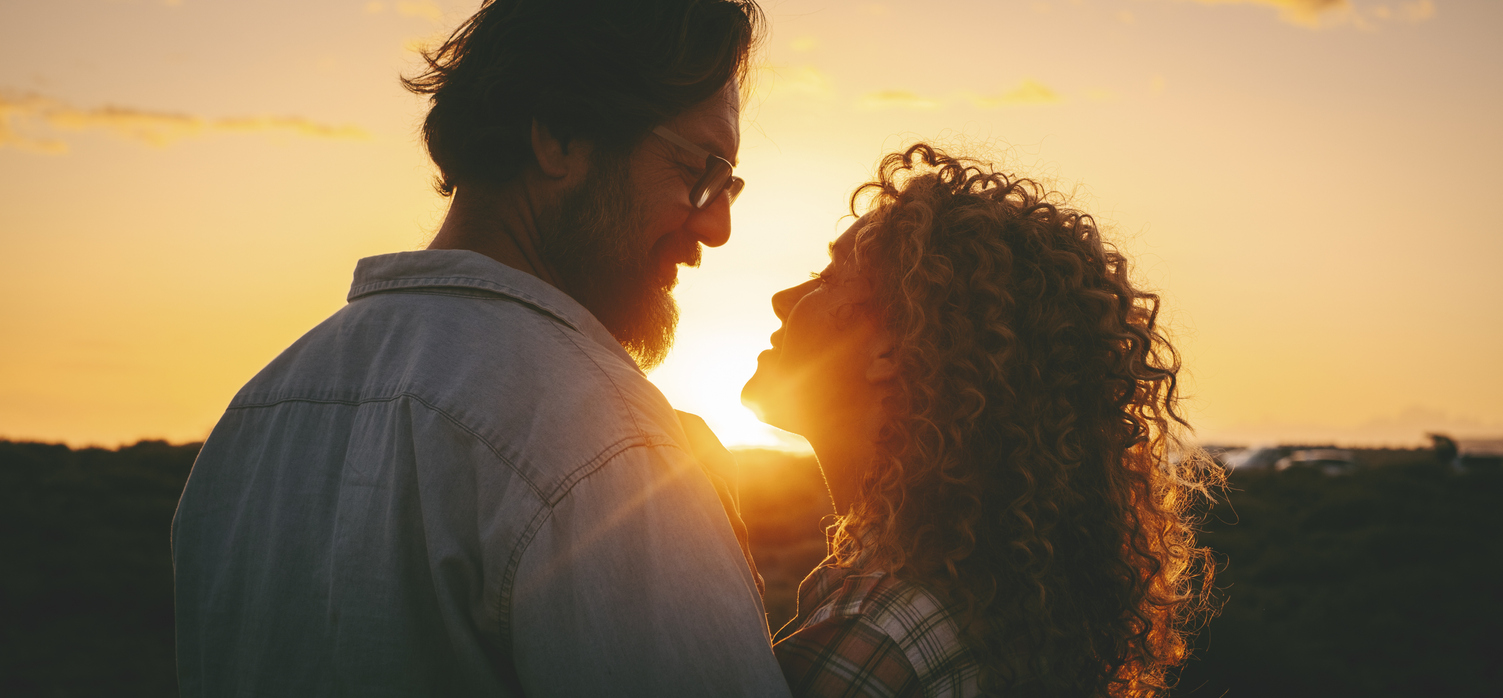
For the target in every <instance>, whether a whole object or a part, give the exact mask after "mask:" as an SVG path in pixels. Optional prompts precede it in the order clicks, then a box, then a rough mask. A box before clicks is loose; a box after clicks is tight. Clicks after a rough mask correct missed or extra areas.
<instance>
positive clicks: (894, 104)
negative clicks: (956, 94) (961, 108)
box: [860, 90, 943, 109]
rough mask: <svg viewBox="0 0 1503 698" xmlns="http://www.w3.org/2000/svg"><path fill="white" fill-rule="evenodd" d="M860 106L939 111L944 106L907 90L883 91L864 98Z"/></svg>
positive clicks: (866, 107) (864, 107) (865, 107)
mask: <svg viewBox="0 0 1503 698" xmlns="http://www.w3.org/2000/svg"><path fill="white" fill-rule="evenodd" d="M860 106H861V108H863V109H937V108H939V107H940V106H943V105H941V104H940V103H939V102H938V101H936V100H933V99H929V98H928V97H920V96H919V95H916V94H914V93H912V92H909V91H907V90H882V91H880V92H873V93H871V94H868V95H866V96H865V97H862V98H861V102H860Z"/></svg>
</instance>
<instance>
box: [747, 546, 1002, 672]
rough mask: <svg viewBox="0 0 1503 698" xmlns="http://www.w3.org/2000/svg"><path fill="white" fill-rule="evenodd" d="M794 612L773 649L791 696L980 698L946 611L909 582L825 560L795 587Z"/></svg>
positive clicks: (971, 668) (950, 612) (974, 667)
mask: <svg viewBox="0 0 1503 698" xmlns="http://www.w3.org/2000/svg"><path fill="white" fill-rule="evenodd" d="M798 607H799V609H800V612H799V614H798V617H797V618H794V619H793V620H792V621H790V622H789V624H788V625H787V626H784V628H783V630H781V631H779V635H780V636H782V637H781V639H779V640H778V642H777V644H776V645H774V646H773V652H774V653H775V654H776V655H777V657H778V663H779V664H781V665H782V667H783V676H784V677H786V678H787V679H788V686H789V688H791V689H792V690H793V695H794V696H850V697H852V698H854V697H855V696H926V697H927V698H940V697H942V696H943V697H946V698H948V697H950V696H954V697H957V698H959V697H961V696H975V695H978V694H979V693H980V690H979V688H978V686H977V683H976V681H977V673H978V670H979V667H978V666H977V664H976V661H975V659H974V658H973V657H972V655H971V653H970V651H969V650H967V649H966V648H965V646H964V645H963V644H962V643H961V641H960V632H959V627H958V626H957V625H956V624H955V620H954V618H955V613H954V610H953V609H950V608H946V607H945V606H944V605H943V604H941V603H940V602H939V600H938V599H936V598H935V597H934V596H933V595H932V594H930V593H929V592H927V591H925V590H924V589H923V588H921V587H919V586H917V585H915V584H913V583H911V582H905V581H902V580H899V579H897V578H895V577H893V576H891V575H889V574H887V573H886V572H882V571H877V572H865V573H863V572H862V571H860V570H852V569H849V568H844V567H837V566H835V565H834V563H833V561H832V560H829V559H827V560H826V561H825V562H824V563H822V564H821V565H820V566H819V567H816V568H815V569H814V571H813V572H811V573H809V576H808V577H807V578H806V579H804V582H803V583H802V584H800V585H799V593H798ZM806 609H812V611H806ZM789 628H792V629H793V630H792V631H791V632H789Z"/></svg>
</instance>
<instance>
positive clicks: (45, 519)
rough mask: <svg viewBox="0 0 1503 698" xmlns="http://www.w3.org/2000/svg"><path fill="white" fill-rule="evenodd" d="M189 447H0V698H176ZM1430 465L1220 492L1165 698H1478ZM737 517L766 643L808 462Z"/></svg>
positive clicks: (1489, 544)
mask: <svg viewBox="0 0 1503 698" xmlns="http://www.w3.org/2000/svg"><path fill="white" fill-rule="evenodd" d="M197 452H198V445H197V444H192V445H184V446H171V445H168V444H166V443H163V442H155V441H143V442H141V443H138V444H136V445H134V446H130V447H126V448H122V449H120V450H118V451H107V450H101V449H83V450H76V451H75V450H70V449H68V448H66V447H64V446H57V445H48V444H36V443H13V442H6V441H0V531H3V532H4V535H0V561H3V563H0V564H3V567H0V570H3V572H0V695H3V696H48V697H52V696H169V695H173V694H175V693H176V690H175V685H174V684H175V682H174V674H175V670H174V661H173V641H172V563H171V557H170V549H169V539H168V536H169V530H170V524H171V520H172V513H173V510H174V508H175V507H176V505H177V498H178V493H179V492H180V491H181V490H182V485H183V482H184V481H185V479H186V477H187V475H188V471H189V468H190V467H191V464H192V461H193V458H194V457H195V455H196V454H197ZM1432 454H1433V452H1430V451H1409V452H1374V453H1373V455H1374V456H1377V457H1373V458H1367V459H1364V460H1365V462H1368V463H1371V465H1368V466H1367V467H1363V468H1361V469H1359V470H1358V471H1357V472H1356V473H1355V474H1353V475H1350V476H1344V477H1329V476H1324V475H1322V474H1320V473H1319V472H1316V471H1313V470H1310V469H1306V468H1290V469H1288V470H1285V471H1282V472H1238V473H1235V474H1233V476H1232V479H1231V490H1230V491H1229V492H1228V493H1227V498H1226V501H1224V502H1222V503H1221V504H1219V505H1217V506H1216V507H1215V508H1214V509H1213V510H1212V511H1211V512H1210V513H1209V515H1208V518H1207V522H1206V525H1205V532H1204V534H1203V537H1202V540H1203V541H1204V542H1205V543H1206V544H1207V545H1209V546H1211V547H1212V548H1213V549H1215V550H1216V551H1217V554H1218V556H1219V557H1220V559H1221V561H1222V568H1221V570H1220V572H1219V575H1218V577H1217V586H1218V587H1220V588H1221V589H1222V591H1221V596H1222V599H1223V603H1224V605H1223V608H1222V613H1221V615H1220V616H1219V617H1217V618H1216V619H1214V620H1213V621H1211V622H1210V624H1209V625H1208V627H1207V628H1205V629H1204V630H1203V631H1202V632H1201V634H1200V635H1199V636H1198V638H1197V640H1196V660H1195V662H1194V663H1193V664H1192V665H1191V666H1190V667H1189V668H1188V669H1187V670H1186V671H1185V672H1184V674H1183V676H1182V679H1181V682H1180V688H1179V690H1178V692H1177V694H1178V695H1181V696H1195V697H1196V698H1199V697H1201V696H1206V697H1210V698H1219V697H1221V696H1226V697H1227V698H1265V697H1266V698H1272V697H1275V696H1278V697H1280V698H1283V697H1290V698H1298V697H1301V696H1322V697H1331V696H1364V697H1368V696H1378V697H1381V696H1431V695H1436V696H1493V695H1497V692H1498V686H1499V685H1500V683H1499V681H1500V678H1503V677H1500V675H1499V673H1500V671H1499V666H1500V664H1503V663H1500V661H1499V659H1498V657H1500V656H1503V640H1500V630H1499V629H1500V627H1503V542H1500V536H1503V526H1500V525H1499V523H1500V516H1503V506H1500V505H1503V475H1500V473H1498V472H1497V471H1483V472H1469V473H1461V472H1457V471H1456V470H1454V469H1453V468H1451V467H1449V466H1447V465H1444V464H1441V463H1439V462H1436V460H1435V458H1434V456H1433V455H1432ZM742 460H743V463H744V466H745V468H746V469H747V470H748V473H747V477H746V479H745V480H744V484H743V493H742V507H743V510H744V511H745V512H746V514H747V519H748V525H749V526H750V528H751V534H752V541H753V545H754V547H755V548H756V551H757V555H758V559H759V560H763V561H764V562H763V563H762V565H761V568H762V572H763V574H764V575H765V576H767V577H768V580H767V581H768V610H769V614H770V615H771V616H772V618H771V619H770V620H771V621H772V622H773V625H774V627H776V626H777V625H779V624H781V622H782V621H783V620H786V616H787V615H791V613H792V608H791V602H792V598H791V595H792V593H793V589H794V588H795V587H796V585H797V582H798V579H797V578H798V577H800V576H802V574H803V573H804V572H806V571H807V570H808V569H809V567H810V566H812V564H813V563H814V562H817V561H818V559H819V558H820V557H821V555H822V549H823V542H822V541H823V538H822V533H821V531H820V528H819V523H820V521H821V520H822V519H823V517H825V516H827V515H828V514H829V501H828V498H827V497H825V496H824V495H823V494H822V493H820V492H819V491H818V487H819V486H820V485H821V484H822V482H821V480H820V478H819V476H818V473H817V471H815V470H814V464H813V462H812V459H809V458H807V457H803V458H799V457H791V456H784V455H781V454H775V453H771V452H766V451H760V452H747V453H745V454H743V458H742Z"/></svg>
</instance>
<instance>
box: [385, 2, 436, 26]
mask: <svg viewBox="0 0 1503 698" xmlns="http://www.w3.org/2000/svg"><path fill="white" fill-rule="evenodd" d="M397 13H398V14H400V15H403V16H406V17H422V18H423V19H426V20H428V21H430V22H442V21H444V11H443V10H442V9H439V7H438V5H435V4H433V0H416V1H414V0H398V2H397Z"/></svg>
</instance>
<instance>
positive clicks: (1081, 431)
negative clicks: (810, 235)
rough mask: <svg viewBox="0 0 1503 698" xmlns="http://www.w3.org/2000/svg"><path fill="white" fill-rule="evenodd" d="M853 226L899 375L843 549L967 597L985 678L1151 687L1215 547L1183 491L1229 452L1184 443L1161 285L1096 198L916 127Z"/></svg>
mask: <svg viewBox="0 0 1503 698" xmlns="http://www.w3.org/2000/svg"><path fill="white" fill-rule="evenodd" d="M872 194H874V196H871V206H870V211H869V213H868V214H867V215H868V219H867V220H868V222H867V223H866V224H865V225H864V227H863V229H862V230H861V231H860V232H859V233H858V237H857V241H856V255H855V259H856V264H857V267H858V269H859V270H860V273H861V274H862V275H863V276H865V277H866V278H867V279H868V280H869V281H870V282H871V284H872V287H873V289H874V296H873V300H872V302H871V307H870V310H872V311H874V312H875V313H876V316H877V317H880V318H882V319H883V321H885V323H886V325H887V328H888V329H889V330H890V331H891V332H892V333H893V335H894V337H895V339H896V349H895V352H896V354H895V357H896V359H897V361H898V365H899V367H900V368H899V374H900V378H899V381H898V387H897V388H896V390H895V391H894V395H893V396H892V397H891V398H890V399H889V401H888V402H887V405H886V417H885V423H884V426H883V428H882V431H881V437H880V442H879V444H878V456H877V459H876V461H875V462H874V464H873V466H872V467H871V468H870V469H869V471H868V472H867V474H866V476H865V477H864V480H863V481H862V483H861V485H860V489H859V492H858V494H857V496H856V499H855V502H854V503H853V506H852V507H851V510H850V513H849V514H848V515H847V516H845V517H844V518H842V519H840V520H839V521H838V522H837V524H836V525H835V527H834V538H833V547H834V551H835V554H836V556H837V559H838V560H840V561H842V562H844V563H847V564H860V565H876V566H879V567H881V568H884V569H887V570H889V571H890V572H892V573H893V574H895V575H896V576H898V577H899V578H903V579H908V580H912V581H916V582H919V583H921V584H923V585H924V586H925V587H926V588H929V589H931V590H932V591H934V592H936V593H938V594H939V595H941V597H942V598H946V599H948V601H949V603H952V604H954V605H955V607H956V608H959V609H961V616H960V625H961V629H962V633H963V637H964V639H965V642H966V645H967V647H968V648H969V649H970V650H971V651H972V652H973V653H974V654H975V656H976V658H977V660H978V662H979V663H980V664H981V666H982V679H981V680H982V688H983V690H984V692H986V693H987V694H999V695H1007V696H1017V697H1031V696H1079V697H1085V696H1091V697H1095V696H1153V695H1157V694H1161V693H1162V692H1164V691H1165V690H1166V689H1167V687H1168V684H1169V683H1170V681H1169V677H1168V676H1167V671H1168V670H1169V669H1171V668H1173V667H1174V666H1176V665H1178V664H1180V663H1181V662H1182V661H1183V660H1184V658H1185V656H1186V646H1185V639H1184V629H1185V627H1186V623H1187V621H1189V620H1190V619H1191V618H1193V617H1196V616H1198V615H1199V614H1200V613H1202V612H1203V611H1205V609H1206V592H1207V591H1208V590H1209V588H1210V581H1211V580H1210V578H1211V574H1212V569H1213V568H1212V566H1211V565H1210V564H1209V560H1208V557H1207V555H1208V553H1207V551H1206V550H1204V549H1201V548H1197V547H1196V545H1195V532H1194V528H1193V523H1194V522H1193V521H1192V520H1191V517H1190V513H1189V511H1188V508H1189V507H1190V506H1191V504H1192V503H1193V502H1194V500H1195V497H1196V495H1206V494H1208V493H1209V487H1210V486H1211V485H1213V484H1215V482H1216V479H1217V476H1218V474H1219V472H1220V471H1219V470H1217V469H1215V468H1214V467H1213V466H1212V465H1210V464H1209V463H1208V462H1207V461H1206V460H1204V458H1203V457H1201V456H1199V455H1198V453H1199V452H1198V451H1196V450H1194V449H1188V448H1185V447H1184V446H1183V445H1181V444H1180V442H1179V441H1178V439H1177V437H1176V433H1178V430H1180V429H1181V428H1182V427H1186V426H1188V425H1187V423H1186V422H1185V420H1184V419H1183V418H1182V417H1181V416H1180V415H1179V413H1178V412H1176V410H1175V406H1176V402H1177V396H1176V392H1175V390H1176V386H1177V374H1178V371H1179V367H1180V362H1179V355H1178V354H1177V352H1176V351H1175V350H1174V348H1173V347H1172V346H1171V345H1170V344H1169V342H1168V340H1167V339H1166V338H1165V336H1164V334H1163V332H1162V331H1161V330H1160V328H1159V327H1158V324H1157V322H1158V312H1159V298H1158V296H1157V295H1155V294H1153V293H1148V292H1145V291H1143V290H1141V289H1139V288H1137V287H1135V286H1134V285H1133V283H1132V281H1131V280H1130V279H1129V275H1128V272H1129V270H1128V261H1127V259H1126V258H1125V257H1124V256H1123V255H1122V253H1121V252H1119V251H1117V250H1116V248H1115V247H1113V246H1112V245H1110V244H1108V243H1106V242H1104V241H1103V240H1102V239H1101V235H1100V233H1099V231H1098V229H1097V226H1096V223H1095V221H1094V220H1093V219H1092V218H1091V216H1089V215H1087V214H1085V213H1081V212H1079V211H1076V210H1072V209H1070V208H1066V207H1065V206H1064V204H1063V203H1062V197H1061V196H1060V195H1058V194H1055V193H1052V192H1048V191H1046V190H1045V189H1044V188H1043V187H1042V186H1041V185H1039V184H1038V183H1037V182H1034V181H1031V180H1028V179H1015V178H1011V177H1009V176H1008V175H1006V174H1002V173H998V172H995V171H992V170H991V169H990V168H989V167H986V166H983V165H982V164H981V163H979V162H977V161H974V160H969V159H964V158H954V157H950V156H948V155H946V154H945V153H943V152H942V151H940V150H937V149H935V148H934V147H932V146H929V145H926V144H922V143H921V144H918V145H914V146H912V147H910V148H908V149H907V150H906V151H904V152H901V153H893V154H891V155H888V156H887V157H886V158H884V160H883V162H882V165H881V168H880V170H879V175H878V178H877V179H876V181H873V182H870V183H867V184H865V185H863V186H862V187H861V188H860V189H858V190H857V192H856V194H855V195H854V196H853V197H852V209H853V211H854V210H855V209H857V208H858V202H859V201H860V200H861V199H862V197H865V196H868V195H872Z"/></svg>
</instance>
